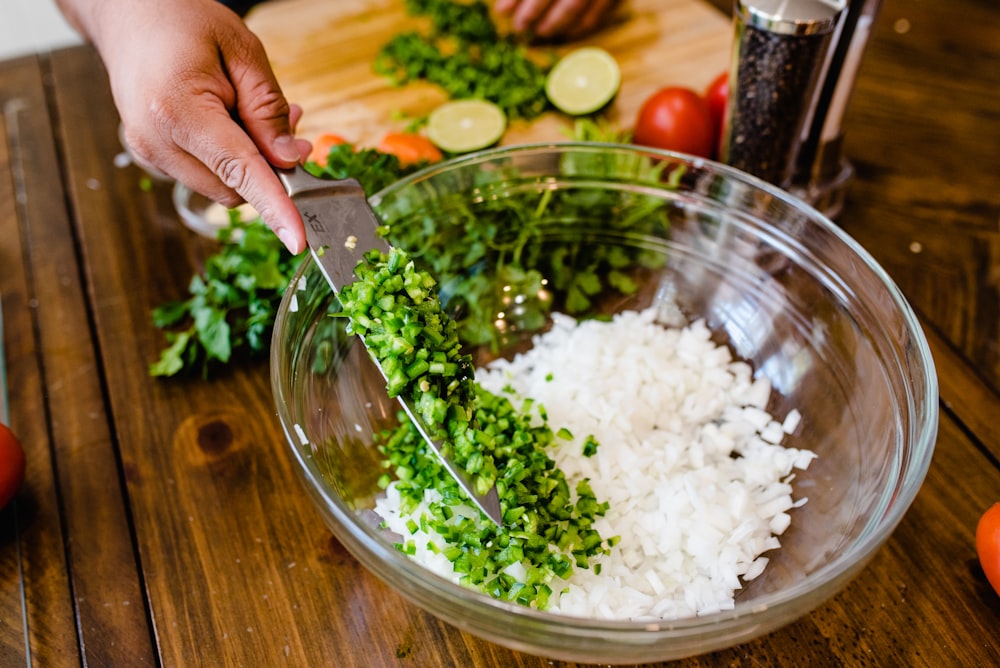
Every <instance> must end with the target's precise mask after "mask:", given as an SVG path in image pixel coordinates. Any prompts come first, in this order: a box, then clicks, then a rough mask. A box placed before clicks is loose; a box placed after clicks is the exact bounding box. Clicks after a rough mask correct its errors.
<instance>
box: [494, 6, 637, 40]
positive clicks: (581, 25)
mask: <svg viewBox="0 0 1000 668" xmlns="http://www.w3.org/2000/svg"><path fill="white" fill-rule="evenodd" d="M616 4H617V2H616V0H496V3H495V5H494V8H495V9H496V11H497V12H498V13H500V14H509V15H510V16H511V25H512V26H513V27H514V29H515V30H517V31H519V32H531V33H533V34H535V35H537V36H539V37H558V36H577V35H582V34H584V33H587V32H590V31H592V30H594V29H595V28H597V27H599V26H600V23H601V21H602V20H603V19H604V17H605V16H607V14H608V13H609V11H610V10H611V9H612V8H613V7H614V6H615V5H616Z"/></svg>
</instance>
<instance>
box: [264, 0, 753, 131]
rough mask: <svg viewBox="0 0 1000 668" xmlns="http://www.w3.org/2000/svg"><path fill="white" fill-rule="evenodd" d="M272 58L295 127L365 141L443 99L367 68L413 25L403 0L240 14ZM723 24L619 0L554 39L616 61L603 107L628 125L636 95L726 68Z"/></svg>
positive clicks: (554, 123)
mask: <svg viewBox="0 0 1000 668" xmlns="http://www.w3.org/2000/svg"><path fill="white" fill-rule="evenodd" d="M246 22H247V24H248V25H249V26H250V28H251V29H252V30H253V31H254V32H255V33H256V34H257V35H258V36H259V37H260V39H261V41H262V42H263V43H264V46H265V47H266V49H267V51H268V54H269V56H270V58H271V61H272V66H273V67H274V71H275V73H276V75H277V77H278V81H279V83H280V84H281V87H282V90H283V91H284V93H285V95H286V97H287V98H288V99H289V101H291V102H295V103H298V104H299V105H301V106H302V107H303V109H304V111H305V114H304V116H303V119H302V121H301V122H300V124H299V134H300V135H301V136H303V137H305V138H307V139H310V140H312V139H315V138H316V137H317V136H318V135H320V134H322V133H324V132H333V133H336V134H339V135H341V136H343V137H345V138H346V139H347V140H349V141H351V142H354V143H355V144H357V145H359V146H374V145H376V144H377V143H378V141H379V140H380V139H381V137H382V135H384V134H385V133H386V132H387V131H389V130H401V129H403V128H404V127H405V126H406V124H407V121H406V120H404V119H406V118H419V117H423V116H426V115H427V114H428V113H430V111H431V110H433V109H434V108H435V107H436V106H437V105H438V104H440V103H441V102H443V101H444V100H445V96H444V94H443V93H442V92H441V91H440V89H438V88H437V87H435V86H433V85H429V84H423V83H416V84H408V85H406V86H404V87H401V88H397V87H393V86H392V85H391V83H390V82H389V81H388V80H387V79H385V78H384V77H381V76H379V75H377V74H375V72H374V71H373V69H372V64H373V63H374V61H375V56H376V54H377V53H378V51H379V49H380V48H381V47H382V46H383V45H384V44H385V43H386V42H388V41H389V40H390V39H391V38H392V37H393V36H394V35H396V34H398V33H401V32H406V31H410V30H413V29H414V28H415V27H417V26H418V25H419V24H418V22H416V21H415V19H414V18H413V17H410V16H408V15H407V13H406V11H405V5H404V2H403V0H272V1H271V2H267V3H264V4H261V5H258V6H257V8H256V9H254V10H253V11H252V12H251V13H250V14H249V15H248V16H247V18H246ZM732 30H733V28H732V22H731V20H730V17H729V16H726V15H723V14H722V13H720V12H719V11H718V10H717V9H715V8H714V7H712V6H710V5H708V4H707V3H705V2H703V0H626V2H623V3H622V7H621V8H620V10H619V11H618V13H617V14H616V15H615V16H614V17H613V19H612V21H611V22H610V25H608V26H607V27H606V28H604V29H603V30H601V31H600V32H599V33H596V34H594V35H592V36H591V37H588V38H586V39H583V40H578V41H575V42H573V43H572V44H568V45H564V46H561V47H552V46H547V47H533V48H536V49H537V50H539V51H540V52H541V51H543V50H547V51H551V50H553V48H555V50H556V51H558V52H565V51H567V50H569V49H571V48H574V47H579V46H583V45H597V46H601V47H603V48H604V49H606V50H607V51H608V52H610V53H611V54H612V55H614V56H615V58H616V59H617V60H618V62H619V65H620V66H621V70H622V85H621V90H620V91H619V93H618V96H617V97H616V99H615V101H614V103H613V104H612V105H611V106H610V107H609V108H608V110H607V112H606V114H607V117H608V119H609V120H610V121H611V122H612V123H613V124H614V126H615V127H618V128H621V129H631V128H632V126H633V124H634V122H635V116H636V114H637V113H638V110H639V107H640V106H641V105H642V103H643V101H644V100H645V99H646V98H647V97H648V96H649V95H651V94H652V93H653V92H654V91H656V90H657V89H658V88H661V87H663V86H668V85H682V86H688V87H690V88H693V89H695V90H698V91H703V90H704V89H705V88H706V87H707V86H708V84H709V83H710V82H711V81H712V79H713V78H714V77H715V76H716V75H717V74H718V73H719V72H721V71H722V70H724V69H725V68H726V67H727V66H728V61H729V55H730V49H731V44H732ZM571 125H572V120H571V119H569V118H568V117H566V116H564V115H562V114H559V113H555V112H552V113H549V114H547V115H545V116H543V117H542V118H539V119H536V120H535V121H533V122H531V123H526V122H521V123H515V124H512V125H511V127H510V128H509V129H508V131H507V133H506V135H505V136H504V138H503V140H502V142H501V143H502V144H516V143H522V142H531V141H558V140H561V139H565V138H566V134H565V132H566V131H567V130H568V129H569V128H570V127H571Z"/></svg>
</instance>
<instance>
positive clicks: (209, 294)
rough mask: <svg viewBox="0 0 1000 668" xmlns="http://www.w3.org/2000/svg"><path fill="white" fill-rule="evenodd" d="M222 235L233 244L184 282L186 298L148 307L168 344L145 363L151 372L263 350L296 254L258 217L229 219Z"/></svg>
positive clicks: (200, 366)
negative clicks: (250, 220) (244, 220)
mask: <svg viewBox="0 0 1000 668" xmlns="http://www.w3.org/2000/svg"><path fill="white" fill-rule="evenodd" d="M225 234H229V235H233V237H234V239H235V243H231V244H225V245H224V246H223V247H222V250H221V251H220V252H219V253H217V254H216V255H213V256H211V257H209V258H208V260H207V261H206V262H205V269H204V272H203V273H202V274H199V275H196V276H194V277H193V278H192V279H191V282H190V284H189V285H188V292H189V294H190V297H189V298H188V299H186V300H183V301H174V302H170V303H167V304H164V305H162V306H159V307H157V308H156V309H154V310H153V314H152V317H153V324H154V325H156V326H157V327H159V328H161V329H168V328H173V327H176V326H178V325H182V324H183V325H184V327H183V329H179V330H176V329H174V330H171V331H168V333H167V342H168V343H169V346H168V347H167V348H166V349H164V350H163V351H162V352H161V354H160V359H159V360H158V361H156V362H155V363H153V364H151V365H150V367H149V373H150V375H153V376H173V375H176V374H179V373H181V372H182V371H192V370H195V369H197V370H199V371H200V372H201V374H202V375H203V376H207V375H208V373H209V371H210V369H211V367H212V366H213V365H215V364H226V363H228V362H229V361H230V360H231V359H232V357H233V354H234V352H235V351H237V350H245V351H246V352H247V353H248V354H249V355H250V356H254V355H259V354H261V353H264V352H266V350H267V346H268V343H269V342H270V332H271V328H272V326H273V324H274V317H275V315H276V313H277V307H278V303H279V302H280V299H281V294H282V292H283V291H284V289H285V286H286V285H287V284H288V281H289V280H290V279H291V277H292V275H293V274H294V273H295V270H296V269H297V268H298V264H299V261H300V259H301V258H299V257H292V256H291V254H289V253H288V252H287V251H286V250H284V246H282V245H281V242H280V241H278V239H277V237H275V236H274V234H273V233H272V232H271V230H269V229H268V228H267V226H265V225H264V224H263V223H261V222H254V223H239V222H237V221H232V222H231V227H229V228H227V229H226V230H225Z"/></svg>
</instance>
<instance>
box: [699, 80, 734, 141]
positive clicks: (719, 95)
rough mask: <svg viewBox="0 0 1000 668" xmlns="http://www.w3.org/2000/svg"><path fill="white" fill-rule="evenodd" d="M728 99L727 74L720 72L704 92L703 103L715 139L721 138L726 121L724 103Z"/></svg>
mask: <svg viewBox="0 0 1000 668" xmlns="http://www.w3.org/2000/svg"><path fill="white" fill-rule="evenodd" d="M728 98H729V72H721V73H720V74H719V76H717V77H715V79H714V80H713V81H712V83H711V84H709V86H708V89H707V90H706V91H705V103H706V104H708V113H709V114H710V115H711V117H712V124H713V125H714V126H715V138H716V141H717V142H718V141H719V140H721V138H722V124H723V122H724V121H725V119H726V101H727V100H728Z"/></svg>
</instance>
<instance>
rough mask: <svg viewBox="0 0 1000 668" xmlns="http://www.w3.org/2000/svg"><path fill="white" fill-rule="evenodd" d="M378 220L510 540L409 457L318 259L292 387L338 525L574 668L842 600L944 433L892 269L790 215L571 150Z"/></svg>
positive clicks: (411, 203)
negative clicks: (406, 273) (460, 393)
mask: <svg viewBox="0 0 1000 668" xmlns="http://www.w3.org/2000/svg"><path fill="white" fill-rule="evenodd" d="M371 201H372V204H373V206H374V208H375V210H376V212H377V214H378V215H379V217H380V218H381V219H382V220H383V222H384V223H385V225H386V230H387V232H388V236H389V238H390V240H391V242H392V243H393V245H395V246H397V247H399V248H401V249H404V250H405V251H406V253H407V254H408V255H409V257H410V258H412V261H413V263H414V268H415V269H416V270H418V271H421V272H423V271H426V272H428V273H429V274H430V275H431V276H433V277H434V279H435V280H436V288H437V291H438V294H439V296H440V299H441V300H442V303H443V305H444V307H445V309H446V312H447V313H448V314H449V315H450V317H451V318H452V319H453V321H454V323H455V326H456V327H457V331H458V332H459V335H460V337H461V339H462V342H463V345H464V353H465V354H468V355H469V356H470V360H472V363H473V364H474V366H475V379H476V384H477V386H478V387H479V388H480V389H479V393H480V397H479V404H478V405H477V413H476V414H475V416H474V417H475V419H474V420H473V421H472V422H471V426H470V427H469V431H463V432H462V433H461V434H456V443H457V442H461V441H462V439H465V440H467V441H469V442H471V443H474V444H476V447H475V449H474V450H475V453H476V454H477V455H478V456H479V457H480V458H481V461H474V462H473V465H474V466H487V465H495V466H496V467H497V470H498V483H497V484H498V489H500V490H501V498H502V499H503V501H502V505H501V508H502V510H503V511H504V526H503V527H502V528H496V527H490V526H489V525H488V523H485V522H483V521H482V518H480V517H479V515H478V512H477V511H475V510H473V509H472V508H469V507H467V506H468V504H463V500H462V498H461V495H460V494H457V493H456V492H455V490H454V489H453V488H452V487H450V486H449V485H448V481H447V476H444V475H442V474H441V472H440V471H439V470H437V469H435V466H436V463H435V460H434V459H433V458H432V457H431V456H429V455H428V454H427V453H426V452H424V451H422V450H421V449H420V447H419V443H418V442H417V441H416V440H413V439H410V432H409V428H408V426H407V425H406V423H405V422H404V423H401V422H400V420H399V418H398V417H397V415H396V411H395V409H394V407H393V406H392V402H391V401H390V400H389V399H388V398H387V396H386V391H385V381H384V379H382V378H381V376H380V375H379V374H378V372H377V371H376V370H374V367H373V365H371V364H370V363H369V362H368V360H367V359H366V356H365V355H364V353H363V350H362V348H361V346H359V345H357V344H356V343H355V342H354V337H353V336H351V335H350V334H349V333H348V330H347V327H346V324H347V323H346V322H345V319H344V318H342V317H340V318H337V317H331V314H335V313H337V312H338V310H339V306H338V302H337V300H336V299H335V297H334V296H333V295H332V294H330V292H329V290H328V289H326V287H325V284H324V282H323V281H322V277H320V276H319V274H318V272H317V269H316V267H315V266H314V265H313V264H312V263H311V262H308V261H307V262H305V263H304V265H303V267H302V269H301V271H300V274H299V277H298V278H297V279H296V280H295V281H293V283H292V285H293V286H294V288H293V289H290V290H289V294H288V295H286V297H285V300H284V302H283V304H282V308H281V311H280V314H279V318H278V322H277V325H276V329H275V338H274V344H273V346H272V350H273V351H274V352H273V367H272V374H273V375H272V379H273V387H274V391H275V398H276V402H277V406H278V412H279V416H280V417H281V420H282V423H283V425H284V427H285V430H286V433H287V434H288V436H289V444H290V446H291V452H292V453H293V455H294V457H295V458H296V461H297V462H298V464H299V466H300V472H301V474H302V477H303V479H304V480H305V483H306V487H307V489H309V491H310V492H311V493H312V495H313V497H314V499H315V500H316V501H317V504H318V506H319V508H320V509H321V510H322V511H323V514H324V517H325V518H326V520H327V522H328V524H329V525H330V527H331V529H332V530H333V531H334V533H335V534H336V535H337V537H338V538H339V539H340V540H341V541H342V542H343V543H344V545H345V546H347V548H348V549H349V550H350V551H351V552H352V553H353V554H354V555H355V556H356V557H357V558H358V559H359V560H360V561H361V562H362V563H363V564H365V565H366V566H367V567H368V568H369V569H371V570H372V572H374V573H375V574H376V575H378V576H379V577H381V578H383V579H384V580H386V581H387V582H389V583H390V584H391V585H392V586H393V587H394V588H396V589H397V590H398V591H399V592H400V593H401V594H403V595H404V596H406V597H407V598H409V599H410V600H412V601H414V602H415V603H417V604H418V605H420V606H422V607H424V608H425V609H427V610H429V611H430V612H432V613H434V614H435V615H438V616H439V617H441V618H442V619H444V620H446V621H448V622H450V623H452V624H455V625H457V626H459V627H461V628H463V629H466V630H468V631H470V632H473V633H476V634H478V635H481V636H483V637H486V638H489V639H491V640H494V641H496V642H499V643H502V644H504V645H507V646H509V647H513V648H515V649H521V650H525V651H530V652H533V653H537V654H542V655H545V656H549V657H552V658H561V659H566V660H576V661H589V662H593V661H599V662H604V663H634V662H641V661H653V660H666V659H674V658H680V657H684V656H690V655H692V654H697V653H701V652H706V651H710V650H713V649H718V648H722V647H727V646H731V645H734V644H737V643H740V642H743V641H746V640H749V639H751V638H753V637H756V636H758V635H761V634H763V633H766V632H768V631H771V630H773V629H775V628H777V627H779V626H781V625H783V624H785V623H787V622H789V621H791V620H793V619H795V618H797V617H799V616H801V615H803V614H805V613H806V612H807V611H809V610H810V609H812V608H813V607H815V606H817V605H819V604H821V603H822V602H823V601H824V600H825V599H826V598H828V597H829V596H831V595H833V594H834V593H835V592H836V591H837V590H839V589H840V587H842V586H843V585H844V584H845V583H846V582H847V581H848V580H849V579H850V578H851V577H852V576H853V575H854V574H856V573H857V572H858V570H860V569H861V568H862V567H863V565H864V564H865V562H866V561H867V559H868V558H869V557H870V556H871V554H872V553H873V552H874V550H875V549H877V548H878V546H879V545H881V544H882V543H883V542H884V541H885V540H886V538H887V537H888V536H889V534H890V533H891V531H892V529H893V528H894V527H895V525H896V524H897V523H898V521H899V519H900V518H901V517H902V515H903V513H904V512H905V510H906V508H907V507H908V506H909V503H910V502H911V501H912V499H913V496H914V494H915V493H916V491H917V489H918V488H919V486H920V484H921V482H922V480H923V476H924V474H925V472H926V468H927V465H928V464H929V461H930V455H931V451H932V448H933V442H934V436H935V433H936V426H937V404H936V384H935V377H934V372H933V366H932V364H931V360H930V355H929V353H928V351H927V346H926V342H925V341H924V339H923V336H922V334H921V332H920V328H919V326H918V325H917V323H916V320H915V318H914V317H913V314H912V311H911V310H910V309H909V307H908V306H907V304H906V303H905V301H904V300H903V299H902V297H901V296H900V294H899V292H898V290H897V289H896V288H895V286H894V285H893V284H892V282H891V281H890V280H889V279H888V278H887V277H886V276H885V274H884V272H883V271H882V270H881V269H880V268H879V267H878V266H877V265H876V264H875V263H874V261H873V260H872V259H871V258H870V256H868V255H867V254H866V253H865V252H864V251H863V250H862V249H861V248H859V247H858V246H857V244H855V243H854V242H853V241H852V240H850V239H849V238H848V237H846V236H845V235H844V234H843V233H842V232H841V231H839V230H838V229H837V228H836V227H834V226H833V225H832V224H831V223H829V221H826V220H825V219H823V218H822V217H821V216H820V215H819V214H817V213H816V212H815V211H813V210H811V209H809V208H808V207H807V206H805V205H804V204H802V203H801V202H799V201H797V200H795V199H793V198H791V197H789V196H788V195H787V194H785V193H783V192H781V191H778V190H776V189H773V188H771V187H770V186H768V185H766V184H763V183H762V182H760V181H757V180H755V179H753V178H751V177H748V176H746V175H743V174H741V173H739V172H736V171H734V170H731V169H729V168H726V167H724V166H721V165H716V164H714V163H710V162H707V161H704V160H700V159H694V158H689V157H687V156H682V155H677V154H670V153H665V152H659V151H655V150H644V149H641V148H637V147H626V146H618V145H598V144H565V145H547V146H522V147H514V148H510V149H499V150H494V151H488V152H483V153H479V154H473V155H471V156H468V157H466V158H463V159H458V160H453V161H450V162H446V163H442V164H440V165H438V166H435V167H433V168H429V169H427V170H424V171H422V172H419V173H418V174H416V175H413V176H412V177H409V178H407V179H404V180H403V181H400V182H398V183H396V184H394V185H392V186H390V187H389V188H387V189H386V190H383V191H382V192H381V193H378V194H377V195H375V196H373V197H372V198H371ZM293 304H294V305H295V308H294V309H293V308H292V305H293ZM385 306H386V307H389V306H390V305H389V304H388V303H386V304H385ZM413 370H414V373H423V369H422V368H418V367H414V368H413Z"/></svg>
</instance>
